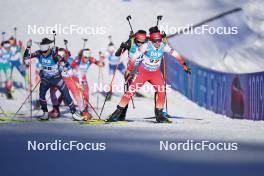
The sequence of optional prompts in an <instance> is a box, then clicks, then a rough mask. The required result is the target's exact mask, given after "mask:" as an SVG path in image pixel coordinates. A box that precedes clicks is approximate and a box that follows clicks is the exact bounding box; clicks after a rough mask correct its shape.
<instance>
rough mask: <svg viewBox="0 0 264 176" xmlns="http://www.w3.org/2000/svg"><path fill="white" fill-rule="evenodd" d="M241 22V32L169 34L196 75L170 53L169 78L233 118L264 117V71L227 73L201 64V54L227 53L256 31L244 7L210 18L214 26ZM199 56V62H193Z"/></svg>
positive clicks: (182, 90)
mask: <svg viewBox="0 0 264 176" xmlns="http://www.w3.org/2000/svg"><path fill="white" fill-rule="evenodd" d="M230 25H232V26H237V27H238V34H237V35H230V36H228V37H227V36H226V35H218V34H213V35H212V34H203V35H197V34H188V35H185V34H182V35H180V36H173V37H171V38H169V43H170V45H171V46H172V47H173V48H175V49H176V50H177V51H178V52H179V53H181V54H182V55H183V56H185V59H186V61H187V63H188V64H189V65H190V67H191V69H192V75H187V74H185V73H184V71H183V69H182V66H180V65H179V64H178V63H177V61H176V59H175V58H173V57H172V56H169V55H166V56H165V59H166V81H167V83H168V84H169V85H171V86H172V88H173V89H175V90H177V91H179V92H180V93H182V94H183V95H185V96H186V97H188V98H189V99H190V100H192V101H194V102H195V103H197V104H198V105H200V106H202V107H204V108H206V109H208V110H211V111H213V112H215V113H218V114H223V115H226V116H228V117H232V118H240V119H251V120H264V72H258V73H245V74H235V73H225V72H220V71H215V70H212V69H210V68H205V67H202V66H200V65H199V64H197V63H199V58H201V57H208V56H209V57H210V56H211V57H212V59H216V58H215V57H217V56H218V55H221V57H222V55H224V53H225V52H226V51H228V49H230V48H231V47H234V46H236V45H238V44H239V43H240V42H242V41H244V40H247V38H249V37H252V36H254V35H255V33H254V32H252V31H251V30H250V28H249V27H248V26H247V25H246V24H245V23H244V21H243V13H242V11H240V12H237V13H234V14H230V15H228V16H225V17H222V18H221V19H217V20H215V21H213V22H210V26H215V27H217V26H230ZM188 58H192V60H194V59H197V60H198V61H197V62H190V61H188Z"/></svg>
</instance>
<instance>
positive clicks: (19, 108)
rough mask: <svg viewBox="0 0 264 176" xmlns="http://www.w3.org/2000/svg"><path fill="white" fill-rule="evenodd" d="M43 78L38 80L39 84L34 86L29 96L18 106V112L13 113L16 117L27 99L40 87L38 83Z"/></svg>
mask: <svg viewBox="0 0 264 176" xmlns="http://www.w3.org/2000/svg"><path fill="white" fill-rule="evenodd" d="M40 82H41V80H39V81H38V82H37V84H36V85H35V86H34V87H33V89H32V90H31V91H30V93H29V95H28V96H27V98H26V99H25V100H24V102H23V103H22V104H21V106H20V107H19V108H18V110H17V111H16V113H15V114H14V115H13V117H12V118H11V119H13V118H15V116H16V115H17V113H18V112H19V111H20V110H21V109H22V107H23V106H24V104H25V103H26V101H27V100H28V99H29V98H30V97H31V96H32V93H33V92H34V90H35V89H36V88H37V87H38V85H39V84H40Z"/></svg>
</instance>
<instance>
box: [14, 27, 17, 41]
mask: <svg viewBox="0 0 264 176" xmlns="http://www.w3.org/2000/svg"><path fill="white" fill-rule="evenodd" d="M16 32H17V28H16V27H14V36H15V39H17V38H16V36H17V35H16Z"/></svg>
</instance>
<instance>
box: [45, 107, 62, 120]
mask: <svg viewBox="0 0 264 176" xmlns="http://www.w3.org/2000/svg"><path fill="white" fill-rule="evenodd" d="M48 116H49V117H50V118H59V117H60V109H59V106H53V109H52V110H51V111H50V112H49V113H48Z"/></svg>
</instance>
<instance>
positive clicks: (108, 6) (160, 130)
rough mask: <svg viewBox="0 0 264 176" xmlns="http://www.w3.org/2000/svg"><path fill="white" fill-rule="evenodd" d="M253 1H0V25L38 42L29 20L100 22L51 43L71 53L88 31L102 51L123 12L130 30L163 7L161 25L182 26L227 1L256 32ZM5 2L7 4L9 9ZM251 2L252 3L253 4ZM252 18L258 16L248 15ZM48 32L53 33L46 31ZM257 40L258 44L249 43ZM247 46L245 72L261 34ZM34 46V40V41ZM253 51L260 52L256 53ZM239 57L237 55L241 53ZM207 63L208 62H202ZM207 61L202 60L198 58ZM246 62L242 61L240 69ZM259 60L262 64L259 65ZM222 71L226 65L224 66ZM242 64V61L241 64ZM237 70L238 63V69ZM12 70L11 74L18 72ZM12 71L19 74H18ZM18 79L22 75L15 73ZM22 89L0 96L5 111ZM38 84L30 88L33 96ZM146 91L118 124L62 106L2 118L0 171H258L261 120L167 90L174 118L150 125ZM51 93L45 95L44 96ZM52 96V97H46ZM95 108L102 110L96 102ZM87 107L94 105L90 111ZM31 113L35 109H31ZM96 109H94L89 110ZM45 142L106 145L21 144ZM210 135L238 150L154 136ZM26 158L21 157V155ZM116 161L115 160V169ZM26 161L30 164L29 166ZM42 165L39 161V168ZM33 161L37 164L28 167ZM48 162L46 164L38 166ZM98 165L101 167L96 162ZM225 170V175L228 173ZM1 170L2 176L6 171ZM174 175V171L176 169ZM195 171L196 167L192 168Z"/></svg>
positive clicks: (150, 21)
mask: <svg viewBox="0 0 264 176" xmlns="http://www.w3.org/2000/svg"><path fill="white" fill-rule="evenodd" d="M259 3H262V2H261V1H258V2H251V1H249V2H247V3H245V1H234V2H230V1H227V0H226V1H220V0H219V1H209V0H200V1H173V0H165V1H158V0H146V1H135V0H131V1H120V0H117V1H110V0H102V1H97V0H91V1H85V0H80V1H74V0H67V1H66V0H65V1H62V0H61V1H53V0H46V1H39V0H35V1H33V0H31V1H30V0H23V1H15V0H9V1H0V21H1V23H0V30H2V31H9V32H8V34H9V35H10V34H11V32H10V31H11V30H12V28H13V27H14V26H16V27H18V29H19V30H18V38H19V39H22V40H23V41H26V39H28V38H32V39H33V40H34V41H39V40H40V39H41V38H42V37H46V36H44V35H27V34H26V33H27V25H28V24H39V25H52V24H54V23H59V24H64V25H68V24H77V25H80V26H91V25H92V26H104V27H106V31H107V33H106V34H105V35H89V36H77V35H69V36H63V35H58V36H57V41H56V42H57V43H58V44H59V45H60V46H63V41H62V40H63V39H64V38H67V39H68V40H69V41H70V43H69V48H70V49H71V50H72V51H73V52H72V53H73V54H74V55H75V54H76V53H77V52H78V50H79V49H80V48H81V47H82V40H81V38H82V37H88V38H89V41H88V47H90V48H91V49H92V51H93V53H94V55H95V56H97V52H98V51H105V50H106V46H107V44H108V38H107V37H108V35H112V36H113V41H114V43H115V44H116V45H118V44H119V43H120V42H121V41H124V40H126V39H127V36H128V34H129V26H128V24H127V22H126V20H125V17H126V16H127V15H128V14H131V15H132V18H133V19H132V24H133V27H134V30H137V29H141V28H143V29H146V30H147V29H148V28H149V27H150V26H152V25H154V24H155V21H156V20H155V19H156V16H157V15H160V14H162V15H163V16H164V19H163V21H162V23H163V24H169V25H174V24H175V23H176V24H177V25H179V26H184V25H186V24H188V23H196V22H199V21H201V20H203V19H205V18H208V17H211V16H213V15H216V14H218V13H221V12H223V11H226V10H229V9H232V8H233V7H237V6H242V7H245V9H247V8H248V9H249V10H248V13H249V14H250V15H252V14H253V15H254V17H252V18H253V19H251V18H249V19H248V20H249V21H250V26H251V27H252V28H254V29H255V30H256V32H259V33H260V35H261V32H262V31H263V21H262V22H259V21H261V18H260V20H259V18H258V15H259V14H262V13H263V12H262V11H261V10H259V11H258V13H254V10H255V9H259V8H260V7H261V6H260V5H259ZM10 9H11V10H10ZM252 9H253V10H252ZM254 20H257V21H258V22H256V23H255V22H252V21H254ZM49 36H50V37H52V35H49ZM255 46H257V47H255ZM248 47H249V48H247V49H241V48H240V49H238V51H236V52H234V55H238V56H241V57H242V56H243V58H244V56H245V55H248V57H250V54H249V53H248V52H247V51H248V50H250V51H251V52H252V53H251V54H254V59H255V60H254V62H253V61H252V60H251V59H252V58H251V57H250V59H245V61H247V62H248V65H249V66H250V65H251V66H250V69H252V70H251V71H254V70H255V66H256V65H255V62H258V64H259V65H261V64H262V63H263V60H262V58H261V57H262V56H263V54H262V52H263V51H262V50H263V40H262V37H260V38H259V39H258V40H257V41H256V42H255V43H254V46H250V45H249V46H248ZM35 48H37V46H35ZM257 56H258V57H257ZM243 58H242V59H243ZM208 62H209V61H208ZM226 62H228V63H229V64H235V63H236V64H237V61H234V60H233V59H232V57H229V56H228V57H227V58H226ZM201 64H203V65H206V64H207V62H205V63H201ZM243 67H244V66H241V67H240V68H241V69H243ZM263 68H264V67H262V66H261V69H263ZM222 69H223V71H225V68H222ZM245 69H248V68H245ZM237 71H238V72H240V71H241V70H237ZM16 74H17V73H16ZM17 75H18V74H17ZM97 75H98V68H97V67H95V66H92V67H91V69H90V70H89V72H88V78H89V84H90V89H91V90H90V92H91V93H92V92H94V90H92V86H93V84H94V83H95V82H96V81H97ZM16 79H17V80H20V81H21V77H20V76H17V77H16ZM122 80H123V78H122V75H121V74H117V76H116V79H115V83H116V84H118V83H120V82H122ZM109 81H110V77H109V76H108V70H107V68H105V69H104V83H105V84H107V83H109ZM27 94H28V92H26V91H25V90H23V89H17V90H16V91H15V93H14V95H15V96H14V97H15V100H6V98H5V97H4V96H1V97H0V105H1V107H2V108H3V109H4V110H5V111H11V112H15V111H16V110H17V109H18V107H19V106H20V104H21V103H22V102H23V101H24V99H25V98H26V96H27ZM37 95H38V91H36V92H34V97H36V96H37ZM147 95H148V96H149V97H150V98H147V99H140V98H135V99H134V100H135V105H136V109H132V108H131V105H130V108H129V111H128V115H127V119H129V120H133V122H131V123H128V124H123V125H94V126H89V125H88V126H85V125H84V126H82V125H78V124H77V123H76V122H73V121H72V120H71V115H70V113H67V108H65V107H62V110H63V111H64V110H65V111H66V113H65V114H63V117H62V118H60V119H56V120H51V121H49V122H46V123H38V122H32V123H6V122H1V123H0V134H1V135H0V136H1V138H0V139H1V140H0V146H1V151H0V155H1V157H2V158H3V159H1V161H3V162H1V166H0V171H2V172H4V173H10V174H11V175H15V174H16V175H17V173H16V172H18V171H20V172H23V173H24V174H23V175H51V173H50V172H51V171H52V172H53V174H54V173H55V174H57V175H81V174H83V173H89V174H91V175H92V174H98V173H100V175H109V174H110V173H111V174H115V175H119V174H120V172H125V173H126V174H125V175H142V174H144V175H169V174H170V173H179V174H181V175H189V174H194V173H196V174H197V173H200V174H202V175H213V174H214V175H223V174H227V173H228V174H229V175H231V174H232V175H236V174H239V175H249V174H253V175H254V173H255V174H256V173H261V171H263V162H264V158H263V156H264V150H263V147H264V136H263V134H264V127H263V125H264V124H263V123H264V122H263V121H256V122H255V121H248V120H235V119H230V118H227V117H225V116H222V115H218V114H215V113H213V112H210V111H208V110H206V109H204V108H201V107H199V106H198V105H196V104H195V103H193V102H191V101H189V100H188V99H187V98H185V97H184V96H182V95H181V94H179V93H178V92H174V91H172V92H170V93H169V96H168V111H169V113H170V114H173V115H176V116H178V118H177V119H173V124H154V123H152V122H151V121H153V120H154V119H144V118H147V117H151V116H153V115H154V112H153V105H154V102H153V96H152V95H153V94H152V93H148V94H147ZM48 96H49V95H47V97H48ZM96 98H97V96H96V95H91V97H90V100H91V103H92V104H93V105H94V106H95V105H96ZM119 100H120V97H119V96H117V97H116V96H114V97H113V99H112V100H111V102H107V104H106V108H105V111H104V113H103V116H102V117H103V118H106V116H107V115H108V114H110V113H111V112H112V111H113V110H114V109H115V106H116V105H117V103H118V102H119ZM49 102H50V101H49ZM102 103H103V97H102V96H100V97H99V107H101V106H102ZM49 108H51V107H50V106H49ZM99 110H100V109H99ZM91 112H92V110H91ZM21 113H25V114H29V104H28V103H27V104H26V106H24V107H23V108H22V109H21ZM33 114H34V115H35V114H40V112H39V111H34V112H33ZM93 115H94V116H95V114H94V113H93ZM29 139H31V140H33V139H35V140H40V141H49V140H54V139H63V140H69V139H74V140H80V141H105V142H107V143H108V144H109V150H108V151H106V152H103V153H96V152H91V153H84V152H72V153H71V152H69V153H66V152H61V153H60V152H43V153H41V152H40V153H38V152H36V153H34V152H27V151H26V149H25V148H24V146H25V145H26V141H27V140H29ZM187 139H192V140H197V141H201V140H209V141H214V142H223V141H224V142H238V143H239V146H240V148H239V150H238V151H236V152H217V151H204V152H184V151H180V152H160V151H159V150H158V148H159V141H160V140H171V141H185V140H187ZM25 158H26V159H25ZM14 160H16V161H17V162H19V164H17V166H16V169H12V168H13V167H11V166H13V165H14ZM116 165H118V166H120V167H119V168H118V169H115V168H116ZM29 166H31V167H29ZM43 166H44V167H43ZM31 168H36V170H32V169H31ZM43 168H49V169H43ZM102 168H104V169H102ZM230 173H231V174H230ZM10 174H5V175H10ZM174 175H175V174H174ZM198 175H199V174H198Z"/></svg>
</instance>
